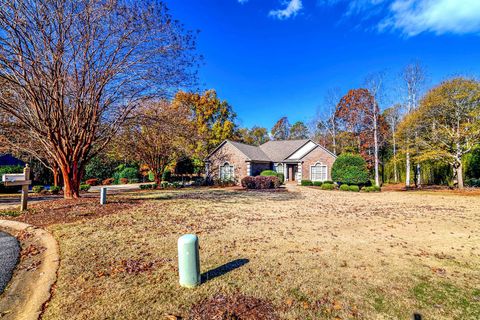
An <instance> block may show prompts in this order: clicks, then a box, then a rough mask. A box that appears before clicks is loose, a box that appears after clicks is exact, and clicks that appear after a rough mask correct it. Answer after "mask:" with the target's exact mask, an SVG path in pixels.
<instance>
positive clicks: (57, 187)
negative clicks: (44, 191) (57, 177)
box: [50, 186, 62, 194]
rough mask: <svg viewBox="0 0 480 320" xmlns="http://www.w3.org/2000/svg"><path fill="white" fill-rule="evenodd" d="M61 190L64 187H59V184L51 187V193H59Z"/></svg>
mask: <svg viewBox="0 0 480 320" xmlns="http://www.w3.org/2000/svg"><path fill="white" fill-rule="evenodd" d="M61 190H62V188H61V187H59V186H51V187H50V193H51V194H59V193H60V191H61Z"/></svg>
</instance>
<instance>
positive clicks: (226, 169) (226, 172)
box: [220, 162, 234, 181]
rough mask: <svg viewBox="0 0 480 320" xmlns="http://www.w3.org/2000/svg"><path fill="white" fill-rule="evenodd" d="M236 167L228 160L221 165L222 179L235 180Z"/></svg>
mask: <svg viewBox="0 0 480 320" xmlns="http://www.w3.org/2000/svg"><path fill="white" fill-rule="evenodd" d="M233 173H234V168H233V166H232V165H230V164H229V163H228V162H225V163H224V164H223V166H220V180H222V181H231V180H233Z"/></svg>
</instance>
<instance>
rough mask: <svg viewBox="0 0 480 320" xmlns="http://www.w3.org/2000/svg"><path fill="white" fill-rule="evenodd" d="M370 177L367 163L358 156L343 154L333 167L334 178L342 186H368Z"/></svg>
mask: <svg viewBox="0 0 480 320" xmlns="http://www.w3.org/2000/svg"><path fill="white" fill-rule="evenodd" d="M369 175H370V173H369V171H368V168H367V163H366V162H365V160H364V159H363V158H362V157H361V156H360V155H356V154H351V153H344V154H341V155H340V156H339V157H338V158H337V159H336V160H335V162H334V163H333V166H332V178H333V180H334V181H336V182H339V183H341V184H356V185H362V184H366V183H368V182H369Z"/></svg>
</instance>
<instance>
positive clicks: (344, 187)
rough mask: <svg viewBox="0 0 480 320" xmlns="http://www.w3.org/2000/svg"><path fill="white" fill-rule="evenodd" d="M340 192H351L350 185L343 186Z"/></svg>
mask: <svg viewBox="0 0 480 320" xmlns="http://www.w3.org/2000/svg"><path fill="white" fill-rule="evenodd" d="M340 190H342V191H350V187H349V186H348V184H342V185H341V186H340Z"/></svg>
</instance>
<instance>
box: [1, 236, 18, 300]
mask: <svg viewBox="0 0 480 320" xmlns="http://www.w3.org/2000/svg"><path fill="white" fill-rule="evenodd" d="M19 255H20V245H19V243H18V241H17V239H16V238H15V237H12V236H11V235H9V234H8V233H5V232H1V231H0V294H1V293H2V292H3V290H5V287H6V286H7V284H8V282H9V281H10V279H11V278H12V274H13V270H14V269H15V266H16V265H17V262H18V258H19Z"/></svg>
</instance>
